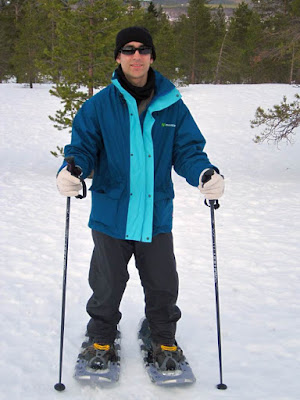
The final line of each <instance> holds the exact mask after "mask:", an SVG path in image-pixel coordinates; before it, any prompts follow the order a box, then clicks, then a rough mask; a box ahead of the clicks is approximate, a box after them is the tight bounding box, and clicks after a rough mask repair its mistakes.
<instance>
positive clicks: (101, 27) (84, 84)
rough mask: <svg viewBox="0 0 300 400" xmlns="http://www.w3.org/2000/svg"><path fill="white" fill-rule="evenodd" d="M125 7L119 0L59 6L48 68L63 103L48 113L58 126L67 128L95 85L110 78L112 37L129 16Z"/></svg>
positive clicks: (71, 0)
mask: <svg viewBox="0 0 300 400" xmlns="http://www.w3.org/2000/svg"><path fill="white" fill-rule="evenodd" d="M126 11H127V8H126V7H124V5H123V2H122V1H120V0H110V1H108V0H83V1H81V2H80V3H78V1H77V0H70V1H69V2H68V5H67V6H65V7H64V8H63V9H61V8H60V9H58V14H57V16H56V22H55V25H56V27H55V32H56V36H57V43H56V45H55V46H54V49H53V52H52V62H51V64H52V67H51V68H50V69H51V70H52V76H53V78H54V77H55V76H57V77H58V78H57V81H56V87H55V88H54V89H53V90H52V91H51V93H52V94H53V95H55V96H57V97H59V98H61V100H62V104H63V105H64V109H63V110H59V111H57V113H56V115H55V117H51V119H52V120H53V121H54V122H55V123H56V125H55V126H56V127H57V128H59V129H65V128H70V127H71V124H72V120H73V117H74V115H75V114H76V112H77V110H78V108H79V107H80V106H81V104H82V103H83V102H84V101H85V100H86V99H87V98H89V97H91V96H92V95H93V93H94V89H95V88H98V87H100V86H103V85H105V84H107V83H108V82H109V80H110V78H111V74H112V71H113V69H114V67H115V61H114V57H113V50H114V45H115V37H116V34H117V32H118V31H119V30H120V26H122V24H123V23H126V21H128V19H129V18H130V16H128V15H127V14H126ZM83 88H86V89H85V90H86V91H85V90H83Z"/></svg>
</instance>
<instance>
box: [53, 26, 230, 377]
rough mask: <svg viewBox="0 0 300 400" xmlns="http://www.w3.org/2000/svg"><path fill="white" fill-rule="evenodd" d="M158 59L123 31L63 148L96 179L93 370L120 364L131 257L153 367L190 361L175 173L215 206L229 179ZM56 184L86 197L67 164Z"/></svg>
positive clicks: (140, 32) (135, 31)
mask: <svg viewBox="0 0 300 400" xmlns="http://www.w3.org/2000/svg"><path fill="white" fill-rule="evenodd" d="M155 58H156V52H155V47H154V45H153V41H152V37H151V35H150V33H149V32H148V31H147V30H146V29H145V28H142V27H129V28H126V29H123V30H121V31H120V32H119V33H118V35H117V38H116V48H115V59H116V61H117V63H118V64H119V66H118V68H117V69H116V71H115V72H114V75H113V77H112V83H111V84H110V85H109V86H107V87H106V88H105V89H103V90H102V91H100V92H99V93H98V94H96V95H95V96H93V97H92V98H91V99H89V100H88V101H86V102H85V103H84V104H83V106H82V108H81V109H80V110H79V112H78V113H77V115H76V117H75V119H74V123H73V131H72V141H71V144H70V145H68V146H66V147H65V156H67V157H70V156H73V157H74V160H75V164H76V166H77V167H78V168H79V171H80V172H81V179H85V178H86V177H87V176H89V174H90V173H91V172H92V171H94V175H93V182H92V186H91V189H90V190H91V192H92V209H91V214H90V220H89V227H90V228H91V229H92V236H93V240H94V245H95V247H94V251H93V255H92V260H91V265H90V273H89V283H90V286H91V288H92V290H93V295H92V297H91V298H90V300H89V301H88V303H87V312H88V314H89V315H90V317H91V319H90V321H89V323H88V326H87V333H88V335H89V336H90V338H91V348H90V349H89V352H85V354H87V357H89V360H90V363H91V367H92V368H93V367H94V368H99V367H100V368H101V366H102V367H103V368H106V367H107V362H108V361H109V360H110V359H113V358H114V356H115V350H114V340H115V338H116V336H117V325H118V323H119V321H120V319H121V313H120V311H119V305H120V302H121V299H122V295H123V292H124V290H125V287H126V282H127V280H128V278H129V275H128V272H127V264H128V262H129V260H130V258H131V256H132V255H134V256H135V261H136V267H137V268H138V271H139V274H140V278H141V283H142V286H143V289H144V293H145V304H146V307H145V314H146V321H147V324H149V329H150V330H149V332H150V334H151V342H152V346H153V354H154V357H155V360H156V361H157V362H158V364H159V365H160V366H164V367H166V365H165V363H164V360H165V357H167V354H166V353H167V352H166V351H165V349H166V348H167V349H168V358H170V357H169V354H170V351H172V352H173V355H174V357H173V358H174V360H175V361H174V362H175V363H176V361H179V360H180V359H181V358H182V357H183V355H182V350H181V349H180V348H179V347H178V346H177V343H176V341H175V331H176V323H177V321H178V320H179V318H180V316H181V312H180V310H179V308H178V307H177V305H176V301H177V295H178V276H177V272H176V263H175V257H174V253H173V239H172V233H171V230H172V211H173V197H174V191H173V184H172V180H171V168H172V166H174V169H175V171H176V172H177V173H178V174H179V175H181V176H183V177H185V178H186V180H187V182H188V183H190V184H191V185H193V186H195V187H198V188H199V189H200V191H201V192H202V193H203V194H204V196H205V197H206V198H207V199H218V198H219V197H220V196H221V195H222V194H223V191H224V180H223V177H222V176H221V175H219V173H218V169H217V168H216V167H214V166H213V165H212V164H211V163H210V162H209V160H208V158H207V155H206V154H205V153H204V152H203V148H204V145H205V139H204V138H203V136H202V134H201V133H200V131H199V129H198V127H197V125H196V124H195V122H194V120H193V118H192V116H191V114H190V112H189V110H188V109H187V107H186V106H185V104H184V103H183V101H182V100H181V95H180V93H179V92H178V90H177V89H176V88H175V87H174V85H173V84H172V83H171V82H170V81H169V80H167V79H166V78H164V77H163V76H162V75H161V74H159V73H158V72H157V71H154V70H153V69H152V68H151V64H152V63H153V62H154V61H155ZM208 170H210V171H209V173H208V174H207V176H206V175H205V174H206V172H207V171H208ZM211 170H213V174H212V175H210V174H211ZM204 175H205V179H203V176H204ZM203 182H205V183H204V184H203ZM57 186H58V189H59V191H60V193H61V194H63V195H65V196H76V195H77V194H78V192H79V191H80V189H81V182H80V180H79V178H77V177H75V176H72V175H71V173H70V172H69V171H68V168H67V167H66V163H64V164H63V166H62V167H61V170H60V172H59V174H58V176H57ZM99 346H100V347H99ZM97 349H101V354H100V356H99V351H98V353H97ZM170 349H171V350H170ZM96 353H97V354H98V356H99V357H100V358H99V357H98V356H97V357H94V356H95V354H96ZM91 354H92V355H91ZM95 360H96V365H92V364H93V362H94V363H95ZM168 368H170V369H174V368H176V365H175V367H174V365H173V366H172V365H171V366H169V367H167V369H168Z"/></svg>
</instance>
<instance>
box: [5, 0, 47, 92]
mask: <svg viewBox="0 0 300 400" xmlns="http://www.w3.org/2000/svg"><path fill="white" fill-rule="evenodd" d="M46 21H47V15H46V14H44V13H43V12H42V10H41V8H40V7H39V4H38V2H37V1H36V0H27V1H26V2H25V3H24V4H23V9H22V15H21V18H20V19H19V20H18V22H17V29H18V33H19V34H18V38H17V40H16V43H15V53H14V56H13V57H12V61H13V64H14V70H15V72H16V75H17V76H18V81H19V82H26V83H29V85H30V87H31V88H32V87H33V83H34V82H38V81H39V69H38V67H37V64H36V61H37V60H38V59H39V58H40V55H41V54H42V53H43V49H44V43H43V39H42V37H41V34H40V32H41V30H42V28H41V27H44V26H45V22H46Z"/></svg>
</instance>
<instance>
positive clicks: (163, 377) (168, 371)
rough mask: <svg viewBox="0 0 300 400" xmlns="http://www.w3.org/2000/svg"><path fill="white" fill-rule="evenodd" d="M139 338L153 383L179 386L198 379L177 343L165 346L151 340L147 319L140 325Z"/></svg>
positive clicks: (146, 367)
mask: <svg viewBox="0 0 300 400" xmlns="http://www.w3.org/2000/svg"><path fill="white" fill-rule="evenodd" d="M138 339H139V344H140V350H141V353H142V356H143V362H144V367H145V369H146V371H147V373H148V375H149V377H150V379H151V381H152V382H153V383H155V384H156V385H164V386H176V385H177V386H179V385H186V384H191V383H194V382H195V381H196V378H195V376H194V374H193V371H192V369H191V367H190V365H189V363H188V362H187V360H186V357H185V356H184V355H183V351H182V349H181V348H180V347H179V346H178V345H177V343H175V344H174V346H165V345H162V344H155V343H153V342H152V340H151V331H150V328H149V323H148V321H147V319H144V320H143V321H142V323H141V325H140V329H139V333H138Z"/></svg>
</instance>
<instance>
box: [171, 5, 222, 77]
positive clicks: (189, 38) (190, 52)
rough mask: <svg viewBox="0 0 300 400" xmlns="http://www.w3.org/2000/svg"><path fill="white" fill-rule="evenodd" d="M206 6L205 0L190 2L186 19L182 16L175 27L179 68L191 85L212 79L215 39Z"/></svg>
mask: <svg viewBox="0 0 300 400" xmlns="http://www.w3.org/2000/svg"><path fill="white" fill-rule="evenodd" d="M207 4H208V2H207V1H206V0H191V1H190V3H189V6H188V17H185V16H182V17H181V20H180V22H179V24H178V27H177V29H178V31H179V35H178V41H177V43H178V46H179V48H180V50H181V54H180V61H181V65H180V67H181V68H183V71H184V72H185V73H186V75H187V77H188V80H189V82H190V83H192V84H194V83H200V82H210V81H211V80H212V79H213V71H214V67H213V64H214V61H215V57H214V56H213V49H214V43H215V37H214V30H213V24H212V22H211V14H210V10H209V8H208V7H207Z"/></svg>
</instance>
